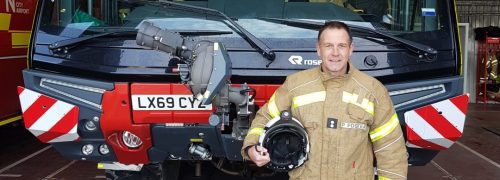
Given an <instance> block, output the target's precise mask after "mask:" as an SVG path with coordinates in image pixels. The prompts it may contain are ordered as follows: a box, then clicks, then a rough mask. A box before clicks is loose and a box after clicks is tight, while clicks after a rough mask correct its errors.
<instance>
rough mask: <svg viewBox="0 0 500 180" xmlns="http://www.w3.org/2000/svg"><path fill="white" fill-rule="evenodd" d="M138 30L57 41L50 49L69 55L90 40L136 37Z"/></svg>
mask: <svg viewBox="0 0 500 180" xmlns="http://www.w3.org/2000/svg"><path fill="white" fill-rule="evenodd" d="M136 34H137V30H130V31H117V32H105V33H98V34H93V35H88V36H81V37H77V38H72V39H65V40H61V41H56V42H54V43H52V44H50V45H49V49H50V50H52V51H53V52H64V53H67V51H68V50H69V49H71V48H73V47H75V46H76V45H78V44H80V43H82V42H85V41H88V40H90V39H96V38H99V37H104V36H127V35H134V36H135V35H136Z"/></svg>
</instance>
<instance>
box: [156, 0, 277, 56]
mask: <svg viewBox="0 0 500 180" xmlns="http://www.w3.org/2000/svg"><path fill="white" fill-rule="evenodd" d="M148 3H151V4H155V3H159V4H161V5H166V6H169V7H168V8H171V9H179V10H183V11H195V12H199V11H201V12H202V13H206V14H209V15H212V16H219V17H222V18H224V19H225V20H227V21H228V22H229V23H230V24H231V25H233V26H234V27H235V28H236V30H238V31H239V32H240V35H241V36H242V37H243V39H245V40H246V41H247V42H249V43H250V44H251V45H252V46H253V47H254V48H256V49H257V50H258V51H259V53H261V54H262V56H264V57H265V58H266V59H268V60H269V61H271V62H272V61H274V59H275V58H276V54H275V53H274V51H273V50H271V48H269V46H267V45H266V44H265V43H264V42H262V40H260V39H258V38H257V37H255V36H254V35H253V34H251V33H250V32H248V31H247V30H246V29H245V28H243V27H241V26H240V25H239V24H238V23H236V22H234V21H233V20H232V19H231V18H230V17H228V16H227V15H226V14H224V13H222V12H220V11H218V10H215V9H210V8H204V7H200V6H192V5H188V4H182V3H175V2H171V1H160V2H148ZM229 27H230V28H232V27H231V26H229Z"/></svg>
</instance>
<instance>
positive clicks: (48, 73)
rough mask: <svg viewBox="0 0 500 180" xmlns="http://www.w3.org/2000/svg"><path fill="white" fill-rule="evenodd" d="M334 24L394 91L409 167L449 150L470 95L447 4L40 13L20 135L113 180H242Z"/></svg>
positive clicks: (69, 3)
mask: <svg viewBox="0 0 500 180" xmlns="http://www.w3.org/2000/svg"><path fill="white" fill-rule="evenodd" d="M16 2H17V1H16ZM328 20H339V21H342V22H345V23H346V24H348V25H349V27H350V28H351V30H352V32H353V42H354V44H355V50H354V53H353V57H352V60H351V63H352V65H354V66H356V67H357V68H358V69H360V70H361V71H364V72H366V73H368V74H369V75H371V76H373V77H376V78H377V79H378V80H380V81H381V82H382V83H384V85H385V86H386V88H387V89H388V90H389V94H390V95H391V98H392V100H393V103H394V105H395V108H396V111H397V114H398V118H399V120H400V121H401V122H400V124H401V126H402V128H403V131H404V136H405V140H406V145H407V149H408V153H409V163H410V165H412V166H418V165H424V164H426V163H427V162H429V161H430V160H431V159H432V158H433V157H434V156H436V154H437V153H438V152H439V151H441V150H445V149H447V148H449V147H450V146H451V145H452V144H453V143H454V142H455V141H457V139H458V138H459V137H460V136H461V135H462V133H463V127H464V120H465V116H466V110H467V102H468V95H467V94H463V88H462V87H463V85H462V84H463V78H462V77H461V66H462V61H461V56H460V46H459V39H458V37H459V36H458V28H457V23H456V11H455V1H453V0H442V1H433V0H432V1H431V0H388V1H385V0H384V1H372V0H345V1H342V3H335V2H330V1H325V2H322V1H311V2H309V1H307V0H305V1H292V0H265V1H250V0H231V1H225V0H194V1H126V0H109V1H95V0H94V1H93V0H87V1H82V0H50V1H49V0H41V1H39V2H38V5H37V14H36V20H35V25H34V30H33V32H32V34H31V43H30V46H29V48H30V53H29V62H28V68H27V69H25V70H23V77H24V84H25V85H24V87H18V94H19V99H20V104H21V107H22V111H23V117H24V122H25V126H26V128H27V129H28V130H29V131H30V132H31V133H32V134H33V135H35V136H36V137H37V138H38V139H39V140H40V141H42V142H45V143H50V144H51V145H52V147H54V148H55V149H56V150H57V151H59V152H60V153H61V154H62V155H64V156H66V157H67V158H70V159H79V160H90V161H96V162H98V168H100V169H106V172H107V176H108V177H109V178H112V179H114V178H116V179H119V178H122V177H127V176H136V175H141V176H142V175H145V174H148V173H147V172H156V173H149V174H150V176H153V177H155V178H164V179H175V177H178V174H176V173H178V168H179V166H180V165H179V164H180V163H179V162H190V163H192V164H197V166H195V167H196V172H199V170H200V168H201V166H198V165H199V164H200V163H202V162H212V163H213V164H214V166H215V167H216V168H218V169H220V170H221V171H223V172H227V173H230V174H233V175H245V174H249V171H251V169H252V168H248V167H252V165H251V163H249V162H246V161H243V159H242V157H241V155H240V150H241V146H242V141H243V139H244V137H245V135H246V133H247V132H248V127H249V124H250V123H251V121H252V119H253V117H254V115H255V113H256V111H257V110H258V109H259V107H261V106H263V104H265V103H266V102H267V100H268V99H269V98H270V97H271V95H272V94H273V92H274V91H275V90H276V89H277V88H278V87H279V85H280V84H281V83H282V82H283V81H284V80H285V77H286V76H287V75H289V74H291V73H294V72H297V71H301V70H305V69H308V68H312V67H316V66H318V65H319V64H320V63H321V60H320V59H319V58H318V56H317V54H316V49H315V44H316V41H317V34H318V29H319V27H321V26H322V25H323V24H324V22H325V21H328ZM235 167H241V168H235ZM158 172H161V173H158Z"/></svg>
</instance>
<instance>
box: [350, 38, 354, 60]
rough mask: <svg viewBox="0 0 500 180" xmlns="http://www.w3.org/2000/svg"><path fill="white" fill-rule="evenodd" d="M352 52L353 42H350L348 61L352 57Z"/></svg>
mask: <svg viewBox="0 0 500 180" xmlns="http://www.w3.org/2000/svg"><path fill="white" fill-rule="evenodd" d="M352 52H354V42H351V48H350V50H349V59H350V57H351V56H352Z"/></svg>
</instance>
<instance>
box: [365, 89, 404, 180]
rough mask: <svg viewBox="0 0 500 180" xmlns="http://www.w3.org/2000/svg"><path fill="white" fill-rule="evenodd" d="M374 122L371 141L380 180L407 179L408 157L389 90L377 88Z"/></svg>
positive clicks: (371, 127) (371, 128)
mask: <svg viewBox="0 0 500 180" xmlns="http://www.w3.org/2000/svg"><path fill="white" fill-rule="evenodd" d="M375 93H376V94H375V97H376V98H377V103H376V105H375V113H374V121H373V124H372V125H371V126H370V133H369V135H370V139H371V141H372V144H373V152H374V154H375V158H376V162H377V174H378V176H379V179H380V180H382V179H383V180H386V179H406V177H407V172H408V155H407V152H406V147H405V141H404V137H403V133H402V131H401V126H400V122H399V119H398V116H397V114H396V112H395V110H394V106H393V104H392V100H391V98H390V96H389V93H388V92H387V89H385V87H384V86H383V85H382V84H379V85H377V86H376V90H375Z"/></svg>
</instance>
